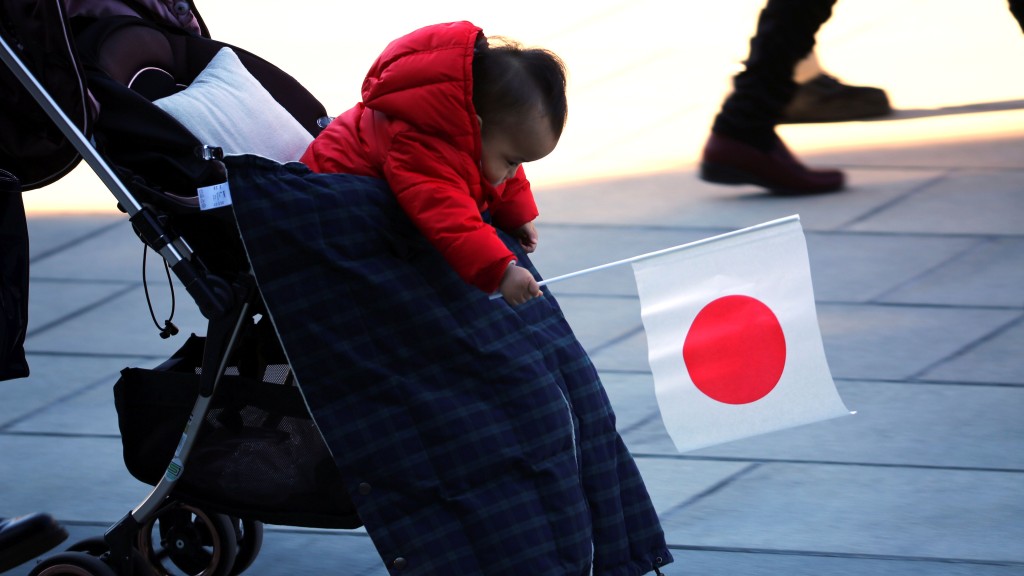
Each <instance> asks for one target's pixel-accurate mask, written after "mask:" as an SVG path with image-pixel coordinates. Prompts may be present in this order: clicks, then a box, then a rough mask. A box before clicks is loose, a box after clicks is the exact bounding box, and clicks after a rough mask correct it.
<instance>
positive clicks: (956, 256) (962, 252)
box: [868, 238, 993, 303]
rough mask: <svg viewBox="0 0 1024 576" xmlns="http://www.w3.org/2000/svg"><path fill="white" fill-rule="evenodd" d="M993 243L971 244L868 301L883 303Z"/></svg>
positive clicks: (989, 241)
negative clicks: (906, 288)
mask: <svg viewBox="0 0 1024 576" xmlns="http://www.w3.org/2000/svg"><path fill="white" fill-rule="evenodd" d="M992 243H993V239H992V238H981V239H978V240H976V241H975V242H974V243H973V244H971V245H970V246H966V247H964V248H963V249H962V250H960V251H959V252H957V253H956V254H951V255H950V256H948V257H947V258H945V259H943V260H942V261H941V262H936V263H935V264H933V265H932V266H929V267H928V268H926V269H924V270H921V271H919V272H918V273H917V274H915V275H914V276H913V277H911V278H907V279H905V280H904V281H903V282H900V283H898V284H896V285H895V286H890V287H889V288H888V289H886V290H883V291H882V292H880V293H878V294H876V295H874V296H873V297H871V298H869V299H868V301H869V302H872V303H874V302H879V301H882V300H884V299H885V298H886V296H889V295H891V294H894V293H896V292H899V291H900V290H902V289H903V288H905V287H907V286H910V285H911V284H913V283H914V282H917V281H918V280H920V279H922V278H924V277H926V276H927V275H928V274H931V273H933V272H935V271H936V270H941V269H942V268H944V267H946V266H948V265H949V264H950V263H952V262H955V261H957V260H959V259H960V258H963V257H964V256H966V255H968V254H970V253H972V252H974V251H976V250H978V249H980V248H982V247H984V246H986V245H991V244H992Z"/></svg>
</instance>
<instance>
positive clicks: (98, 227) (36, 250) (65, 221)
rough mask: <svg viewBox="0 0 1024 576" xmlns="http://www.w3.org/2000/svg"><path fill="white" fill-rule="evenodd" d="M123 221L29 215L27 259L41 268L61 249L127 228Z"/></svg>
mask: <svg viewBox="0 0 1024 576" xmlns="http://www.w3.org/2000/svg"><path fill="white" fill-rule="evenodd" d="M126 220H127V216H125V215H124V214H80V215H75V216H74V217H73V218H68V217H67V216H60V215H58V216H48V215H35V214H33V215H32V216H31V217H30V218H29V219H28V236H29V258H30V259H32V260H34V261H35V262H36V263H40V264H41V263H42V262H44V261H45V260H46V259H47V258H50V257H52V256H53V255H54V254H55V253H57V252H61V251H63V249H67V248H68V247H71V246H76V245H78V244H80V243H82V242H84V241H86V240H88V239H89V238H92V237H93V236H95V235H97V234H100V233H102V232H104V231H106V230H111V229H115V228H119V227H121V225H122V224H127V222H126Z"/></svg>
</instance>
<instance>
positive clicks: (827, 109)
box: [779, 74, 892, 124]
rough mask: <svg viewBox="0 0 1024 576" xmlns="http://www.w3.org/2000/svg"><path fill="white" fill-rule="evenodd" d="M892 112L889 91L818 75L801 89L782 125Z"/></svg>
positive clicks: (876, 115) (848, 118) (870, 116)
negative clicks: (852, 84)
mask: <svg viewBox="0 0 1024 576" xmlns="http://www.w3.org/2000/svg"><path fill="white" fill-rule="evenodd" d="M890 113H892V106H891V105H890V104H889V97H888V96H887V95H886V93H885V90H882V89H881V88H874V87H872V86H850V85H849V84H843V83H842V82H841V81H839V79H838V78H836V77H834V76H830V75H828V74H818V75H817V76H815V77H814V78H812V79H810V80H809V81H807V82H804V83H803V84H800V85H798V86H797V89H796V93H795V94H794V95H793V98H792V100H790V101H789V104H788V105H787V106H786V109H785V111H784V112H783V114H782V119H781V120H780V121H779V122H780V123H781V124H799V123H805V122H807V123H813V122H845V121H848V120H861V119H864V118H877V117H879V116H885V115H887V114H890Z"/></svg>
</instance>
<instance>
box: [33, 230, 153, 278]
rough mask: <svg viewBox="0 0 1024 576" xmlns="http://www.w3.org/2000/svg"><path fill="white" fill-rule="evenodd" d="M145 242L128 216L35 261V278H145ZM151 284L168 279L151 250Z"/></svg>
mask: <svg viewBox="0 0 1024 576" xmlns="http://www.w3.org/2000/svg"><path fill="white" fill-rule="evenodd" d="M143 246H144V245H143V243H142V241H140V240H139V238H138V237H137V236H136V235H135V232H133V231H132V228H131V224H130V223H129V222H128V218H127V217H125V218H123V219H122V220H121V221H120V225H116V222H115V225H114V226H104V227H102V228H99V229H97V230H95V231H94V232H93V233H92V234H91V235H89V236H87V237H84V238H82V239H81V240H79V241H77V242H75V243H74V244H72V245H70V246H67V247H65V248H64V249H63V250H60V251H59V252H52V253H50V254H48V255H47V257H46V258H41V259H37V260H36V261H34V262H32V276H33V277H34V278H58V279H59V278H75V279H77V280H122V281H125V282H141V281H142V252H143ZM147 261H148V263H149V264H148V266H147V274H148V275H149V277H150V279H151V284H155V283H156V282H155V281H163V282H166V276H165V275H164V269H163V260H162V259H161V258H160V255H159V254H156V253H154V252H153V251H152V250H150V251H149V254H148V255H147Z"/></svg>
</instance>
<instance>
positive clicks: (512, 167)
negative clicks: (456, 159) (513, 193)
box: [480, 114, 558, 186]
mask: <svg viewBox="0 0 1024 576" xmlns="http://www.w3.org/2000/svg"><path fill="white" fill-rule="evenodd" d="M481 133H482V141H481V147H482V154H481V156H482V157H481V161H480V164H481V166H480V167H481V170H482V171H483V175H484V178H486V179H487V181H488V182H490V183H491V184H492V185H494V186H498V185H499V184H501V183H502V182H504V181H505V180H508V179H509V178H511V177H512V176H514V175H515V173H516V171H517V170H519V166H520V165H521V164H524V163H526V162H533V161H534V160H540V159H541V158H543V157H545V156H547V155H548V154H550V153H551V151H552V150H554V149H555V145H556V144H558V137H557V136H555V133H554V132H553V131H552V130H551V123H550V122H549V121H548V119H547V117H545V116H543V115H540V114H531V115H529V116H527V117H525V118H523V120H522V121H521V122H518V123H516V122H510V123H506V124H504V125H502V126H493V127H490V129H488V126H485V125H481Z"/></svg>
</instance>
